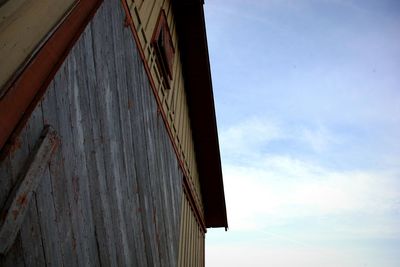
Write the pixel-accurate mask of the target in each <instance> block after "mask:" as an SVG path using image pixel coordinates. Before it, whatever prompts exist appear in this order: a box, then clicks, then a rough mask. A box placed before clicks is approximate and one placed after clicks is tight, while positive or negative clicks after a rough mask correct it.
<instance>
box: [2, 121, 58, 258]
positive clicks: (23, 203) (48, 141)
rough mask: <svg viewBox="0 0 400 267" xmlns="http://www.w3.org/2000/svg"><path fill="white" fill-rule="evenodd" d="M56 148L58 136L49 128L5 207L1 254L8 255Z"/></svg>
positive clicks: (46, 129)
mask: <svg viewBox="0 0 400 267" xmlns="http://www.w3.org/2000/svg"><path fill="white" fill-rule="evenodd" d="M56 147H57V136H56V133H55V131H54V130H52V129H51V128H49V127H47V128H45V129H44V131H43V135H42V137H41V138H40V140H39V141H38V142H37V147H36V148H35V151H34V152H33V153H32V156H31V158H30V160H29V161H28V162H27V163H26V171H25V172H24V173H23V174H22V175H21V178H20V183H19V184H18V185H17V186H16V187H15V189H14V190H13V192H11V194H10V196H9V197H8V200H7V203H6V205H5V207H3V210H2V216H1V226H0V254H6V253H7V251H8V249H9V248H10V246H11V245H12V244H13V243H14V240H15V237H16V235H17V233H18V231H19V229H20V226H21V224H22V222H23V220H24V217H25V214H26V210H27V207H28V206H29V203H30V200H31V197H32V194H33V193H34V192H35V190H36V188H37V186H38V184H39V182H40V178H41V177H42V172H43V171H44V169H45V168H46V166H47V164H48V161H49V160H50V157H51V153H52V151H53V150H54V149H55V148H56Z"/></svg>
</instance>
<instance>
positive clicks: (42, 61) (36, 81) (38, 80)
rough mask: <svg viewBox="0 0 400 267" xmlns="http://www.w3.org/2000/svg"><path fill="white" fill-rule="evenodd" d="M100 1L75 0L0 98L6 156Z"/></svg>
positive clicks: (0, 128)
mask: <svg viewBox="0 0 400 267" xmlns="http://www.w3.org/2000/svg"><path fill="white" fill-rule="evenodd" d="M101 2H102V0H85V1H83V0H81V1H78V3H77V4H76V6H75V7H74V8H73V10H72V11H71V12H70V13H69V14H68V16H67V17H66V18H65V20H64V22H63V23H61V25H60V26H59V27H58V29H57V30H56V31H55V32H54V33H53V35H52V36H51V37H50V38H49V39H48V40H47V42H46V43H44V45H43V46H42V48H41V49H40V50H39V51H38V53H37V55H36V56H35V57H34V58H33V59H32V60H31V62H29V63H28V64H27V66H26V68H25V69H24V70H23V71H22V73H21V74H20V75H19V76H18V77H17V78H16V80H15V81H14V82H13V83H12V85H11V86H10V87H9V88H8V89H7V92H6V93H5V94H4V96H3V97H2V99H1V100H0V148H1V149H2V151H1V155H2V156H1V157H0V158H2V157H3V156H4V155H6V154H7V153H8V151H9V148H10V147H11V145H12V144H13V143H14V142H15V140H16V137H17V136H18V134H19V133H20V131H21V130H22V128H23V127H24V126H25V124H26V122H27V120H28V119H29V117H30V114H31V113H32V111H33V110H34V108H35V107H36V106H37V103H38V102H39V101H40V100H41V98H42V97H43V95H44V93H45V92H46V89H47V87H48V85H49V84H50V82H51V80H52V79H53V77H54V75H55V74H56V72H57V71H58V69H59V68H60V66H61V64H62V63H63V62H64V60H65V58H66V57H67V55H68V53H69V51H70V50H71V49H72V47H73V45H74V44H75V42H76V41H77V40H78V38H79V36H80V35H81V33H82V32H83V30H84V29H85V27H86V25H87V24H88V23H89V21H90V20H91V19H92V17H93V16H94V14H95V12H96V11H97V9H98V7H99V6H100V4H101Z"/></svg>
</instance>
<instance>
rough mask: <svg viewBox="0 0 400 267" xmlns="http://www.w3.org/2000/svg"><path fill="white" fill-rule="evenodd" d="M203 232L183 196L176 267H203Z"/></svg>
mask: <svg viewBox="0 0 400 267" xmlns="http://www.w3.org/2000/svg"><path fill="white" fill-rule="evenodd" d="M204 235H205V234H204V232H203V230H202V229H201V227H200V226H199V225H198V223H197V221H196V219H195V215H194V213H193V210H192V208H191V206H190V203H189V201H188V199H187V198H186V197H185V195H184V196H183V200H182V218H181V228H180V243H179V261H178V266H180V267H185V266H193V267H201V266H204V264H205V262H204Z"/></svg>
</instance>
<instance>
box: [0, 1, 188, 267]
mask: <svg viewBox="0 0 400 267" xmlns="http://www.w3.org/2000/svg"><path fill="white" fill-rule="evenodd" d="M124 23H125V14H124V11H123V9H122V6H121V3H120V2H119V1H111V0H108V1H104V3H103V4H102V6H101V7H100V9H99V10H98V12H97V14H96V15H95V17H94V19H93V20H92V21H91V23H90V24H89V25H88V27H87V28H86V29H85V31H84V33H83V34H82V36H81V37H80V39H79V40H78V41H77V43H76V45H75V46H74V48H73V49H72V51H71V53H70V54H69V56H68V57H67V59H66V61H65V62H64V64H63V65H62V67H61V68H60V70H59V71H58V73H57V74H56V76H55V77H54V80H53V82H52V83H51V84H50V86H49V88H48V90H47V92H46V94H45V96H44V98H43V100H42V101H41V102H40V103H39V105H38V106H37V107H36V109H35V110H34V111H33V113H32V115H31V117H30V119H29V120H28V123H27V125H26V127H25V128H24V129H23V130H22V132H21V134H20V136H19V138H18V140H17V141H18V142H16V144H15V146H14V147H13V148H12V149H11V152H10V154H8V155H7V157H5V158H4V159H3V160H2V161H1V162H0V177H1V179H0V182H1V183H0V206H3V205H4V203H5V202H6V200H7V197H8V196H9V194H10V192H11V190H12V188H13V186H15V185H16V183H17V179H18V176H19V175H20V174H21V172H22V170H23V166H24V164H25V163H26V161H27V159H28V157H29V154H30V152H32V148H33V146H34V144H35V143H36V141H37V140H38V138H39V135H40V133H41V131H42V129H43V127H44V126H45V125H47V124H49V125H51V126H52V127H53V128H54V129H55V130H56V132H57V133H58V135H59V138H60V145H59V147H58V149H57V150H56V152H55V153H54V154H53V156H52V159H51V161H50V163H49V165H48V166H47V168H46V169H45V171H44V173H43V175H42V177H41V182H40V185H39V187H38V189H37V191H36V193H35V194H34V197H33V198H32V199H31V202H30V205H29V210H28V212H27V216H26V217H25V220H24V222H23V224H22V226H21V229H20V231H19V233H18V235H17V238H16V240H15V242H14V244H13V246H12V247H11V249H10V251H9V252H8V253H7V254H6V255H4V256H1V257H0V266H5V267H6V266H46V265H47V266H63V265H64V266H99V265H100V264H101V265H102V266H177V264H178V250H179V247H178V246H179V232H180V228H179V225H180V215H181V207H182V204H181V201H182V195H183V193H182V177H183V173H182V172H181V170H180V168H179V165H178V161H177V158H176V155H175V153H174V149H173V147H172V144H171V142H170V139H169V136H168V134H167V131H166V128H165V125H164V122H163V120H162V118H161V116H160V114H159V113H158V112H157V104H156V101H155V98H154V95H153V93H152V90H151V88H150V84H149V80H148V77H147V75H146V72H145V70H144V66H143V62H142V61H141V59H140V56H139V55H138V51H137V48H136V45H135V42H134V39H133V38H132V33H131V31H130V30H129V28H127V27H126V26H125V25H124Z"/></svg>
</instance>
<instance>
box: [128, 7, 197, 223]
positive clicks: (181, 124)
mask: <svg viewBox="0 0 400 267" xmlns="http://www.w3.org/2000/svg"><path fill="white" fill-rule="evenodd" d="M123 1H126V2H127V5H128V7H129V11H130V14H131V17H132V20H133V24H134V27H135V30H136V32H137V35H138V39H139V40H138V41H139V43H140V46H141V48H142V50H143V53H144V58H145V60H146V64H147V66H148V68H149V70H150V76H151V77H150V78H151V79H152V81H153V82H154V87H155V89H156V95H157V97H158V98H159V100H160V102H161V105H162V109H163V111H164V113H165V114H166V120H167V123H168V127H169V128H170V130H171V133H172V136H173V141H174V143H175V145H176V147H177V150H178V153H179V156H180V158H181V160H182V162H183V168H184V169H185V174H186V175H187V178H188V180H189V182H190V186H191V188H193V194H194V196H193V197H194V200H195V203H196V205H197V206H198V209H199V210H200V211H201V213H203V202H202V198H201V189H200V181H199V179H200V178H199V173H198V167H197V163H196V156H195V150H194V142H193V135H192V130H191V125H190V117H189V109H188V103H187V96H186V89H185V82H184V76H183V71H182V63H181V55H180V51H179V46H178V38H179V36H178V35H177V29H176V22H175V17H174V12H173V8H172V4H171V1H170V0H146V1H144V0H139V1H132V0H123ZM162 11H163V12H164V13H165V15H166V19H167V24H168V28H169V31H170V33H171V37H172V43H173V46H174V48H175V55H174V60H173V73H172V79H171V81H170V83H171V89H167V88H166V86H165V83H164V82H163V80H164V78H165V77H163V75H162V74H161V72H160V70H159V68H158V66H157V56H156V52H155V49H154V47H153V46H152V44H151V40H152V37H153V33H154V30H155V28H156V25H157V20H158V18H159V15H160V12H162ZM201 216H203V215H202V214H201Z"/></svg>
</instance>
